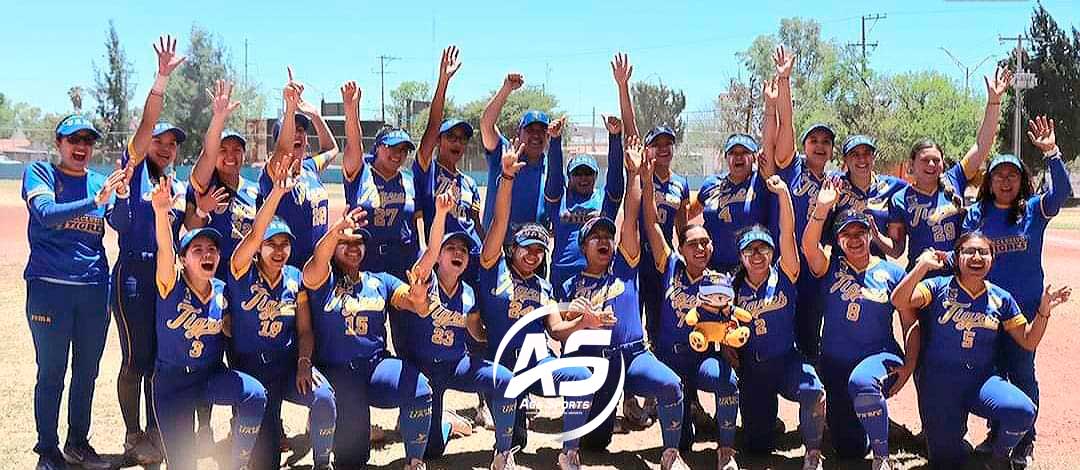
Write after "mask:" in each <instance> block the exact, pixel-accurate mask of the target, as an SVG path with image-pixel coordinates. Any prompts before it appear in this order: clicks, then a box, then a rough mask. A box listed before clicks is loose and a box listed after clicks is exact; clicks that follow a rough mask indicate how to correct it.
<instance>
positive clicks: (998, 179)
mask: <svg viewBox="0 0 1080 470" xmlns="http://www.w3.org/2000/svg"><path fill="white" fill-rule="evenodd" d="M1020 176H1021V175H1020V169H1019V168H1017V167H1016V165H1012V164H1008V163H1006V164H1002V165H998V166H997V167H996V168H994V171H993V172H991V173H990V191H992V192H993V194H994V202H995V203H997V204H998V205H1002V206H1007V205H1009V204H1012V203H1013V201H1015V200H1016V198H1017V196H1019V195H1020V185H1021V184H1023V178H1021V177H1020Z"/></svg>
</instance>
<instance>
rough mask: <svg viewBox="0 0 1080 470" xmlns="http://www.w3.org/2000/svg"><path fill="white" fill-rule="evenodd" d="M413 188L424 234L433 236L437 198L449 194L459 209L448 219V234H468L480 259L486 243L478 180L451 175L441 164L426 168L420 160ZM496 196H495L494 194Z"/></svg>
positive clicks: (447, 217)
mask: <svg viewBox="0 0 1080 470" xmlns="http://www.w3.org/2000/svg"><path fill="white" fill-rule="evenodd" d="M412 176H413V187H414V188H415V189H416V210H417V211H419V212H420V214H421V215H422V217H423V218H424V230H425V231H426V232H427V235H430V234H431V225H432V224H433V223H434V221H435V196H437V195H439V194H443V193H446V192H449V193H450V194H452V195H453V196H454V199H455V200H456V201H457V206H455V207H454V209H453V210H451V211H450V213H449V214H447V215H446V223H445V225H446V232H445V233H454V232H464V233H465V234H466V235H468V236H469V238H471V239H472V241H473V246H472V252H471V254H472V255H473V256H474V257H475V256H479V255H480V247H481V245H482V244H483V239H482V237H481V236H480V227H477V226H476V221H478V220H480V204H481V203H480V189H479V188H478V187H477V186H476V180H474V179H473V178H472V177H471V176H469V175H467V174H465V173H462V172H461V171H457V170H455V171H451V170H449V169H447V168H446V167H444V166H442V165H440V164H439V162H437V161H432V162H430V163H429V164H428V165H427V167H426V168H425V167H424V166H423V165H421V164H420V160H418V159H417V160H414V161H413V170H412ZM491 194H495V193H491Z"/></svg>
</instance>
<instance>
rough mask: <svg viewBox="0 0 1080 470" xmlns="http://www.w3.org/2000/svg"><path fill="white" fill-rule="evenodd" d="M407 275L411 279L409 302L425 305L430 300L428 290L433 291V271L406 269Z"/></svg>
mask: <svg viewBox="0 0 1080 470" xmlns="http://www.w3.org/2000/svg"><path fill="white" fill-rule="evenodd" d="M405 277H407V278H408V279H409V303H411V304H412V305H423V304H424V303H426V302H428V292H431V273H430V272H416V271H414V270H411V269H410V270H407V271H405Z"/></svg>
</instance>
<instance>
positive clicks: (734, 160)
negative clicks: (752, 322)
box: [724, 145, 754, 182]
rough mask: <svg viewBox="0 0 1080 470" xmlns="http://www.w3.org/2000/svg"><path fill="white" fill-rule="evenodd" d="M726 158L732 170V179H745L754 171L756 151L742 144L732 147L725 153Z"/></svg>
mask: <svg viewBox="0 0 1080 470" xmlns="http://www.w3.org/2000/svg"><path fill="white" fill-rule="evenodd" d="M724 158H725V159H726V160H727V164H728V168H729V169H730V171H731V172H730V173H729V178H731V180H732V181H735V182H740V181H743V180H745V179H746V178H749V177H750V173H751V172H752V171H754V152H751V151H750V149H748V148H746V147H743V146H742V145H736V146H735V147H732V149H731V150H730V151H729V152H728V153H726V154H724Z"/></svg>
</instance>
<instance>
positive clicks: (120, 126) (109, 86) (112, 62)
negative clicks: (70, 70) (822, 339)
mask: <svg viewBox="0 0 1080 470" xmlns="http://www.w3.org/2000/svg"><path fill="white" fill-rule="evenodd" d="M104 61H105V64H106V65H105V66H104V67H99V66H98V64H97V63H94V64H93V67H94V90H93V94H94V100H95V101H96V102H97V107H96V108H95V113H96V117H97V119H96V120H97V126H98V127H99V130H101V131H102V132H103V133H104V134H105V139H104V142H103V144H104V145H105V147H106V148H110V149H117V148H122V147H123V145H124V142H125V141H126V140H127V135H126V134H125V132H126V131H127V130H128V126H129V124H130V121H131V115H130V114H129V113H128V107H129V105H130V103H131V99H132V97H133V96H134V94H135V91H134V84H133V83H132V73H133V70H132V66H131V62H130V61H129V60H128V59H127V54H126V53H125V52H124V48H123V46H122V45H121V44H120V38H119V36H118V35H117V34H116V24H115V23H113V21H112V20H109V30H108V32H107V33H106V38H105V56H104ZM73 101H74V98H73ZM80 102H81V99H80ZM75 112H80V110H75ZM102 154H103V155H104V152H103V153H102Z"/></svg>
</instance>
